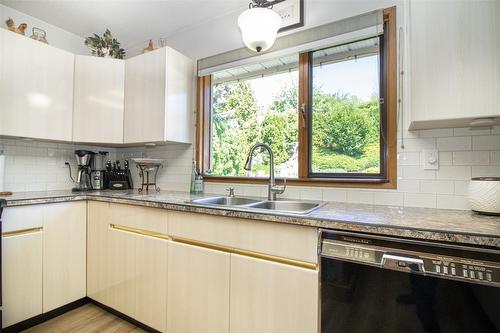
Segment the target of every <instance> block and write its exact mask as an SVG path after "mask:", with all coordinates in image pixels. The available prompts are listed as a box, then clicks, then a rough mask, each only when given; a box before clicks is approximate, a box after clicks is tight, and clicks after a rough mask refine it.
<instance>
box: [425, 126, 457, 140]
mask: <svg viewBox="0 0 500 333" xmlns="http://www.w3.org/2000/svg"><path fill="white" fill-rule="evenodd" d="M445 136H453V128H441V129H430V130H421V131H420V137H422V138H439V137H445Z"/></svg>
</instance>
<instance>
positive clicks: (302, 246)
mask: <svg viewBox="0 0 500 333" xmlns="http://www.w3.org/2000/svg"><path fill="white" fill-rule="evenodd" d="M169 235H171V236H172V237H179V238H184V239H190V240H195V241H199V242H206V243H210V244H216V245H220V246H225V247H229V248H235V249H241V250H246V251H253V252H257V253H262V254H268V255H271V256H277V257H282V258H289V259H293V260H299V261H305V262H310V263H317V260H318V259H317V258H318V257H317V253H316V247H317V242H318V229H317V228H313V227H306V226H298V225H290V224H281V223H273V222H265V221H257V220H247V219H240V218H232V217H224V216H213V215H206V214H196V213H181V212H174V211H170V212H169Z"/></svg>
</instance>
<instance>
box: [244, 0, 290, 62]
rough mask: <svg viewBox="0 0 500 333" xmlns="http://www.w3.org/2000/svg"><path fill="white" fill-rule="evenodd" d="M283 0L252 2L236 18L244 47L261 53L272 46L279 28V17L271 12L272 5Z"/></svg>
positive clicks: (258, 0)
mask: <svg viewBox="0 0 500 333" xmlns="http://www.w3.org/2000/svg"><path fill="white" fill-rule="evenodd" d="M283 1H285V0H276V1H267V0H252V2H251V3H250V4H249V5H248V9H247V10H245V11H244V12H243V13H241V14H240V16H239V17H238V26H239V27H240V30H241V36H242V37H243V42H244V43H245V45H246V47H248V48H249V49H250V50H252V51H256V52H261V51H265V50H268V49H269V48H271V46H273V44H274V41H275V40H276V35H277V34H278V30H279V28H280V26H281V17H280V16H279V15H278V13H276V12H275V11H273V10H272V8H273V5H275V4H277V3H280V2H283Z"/></svg>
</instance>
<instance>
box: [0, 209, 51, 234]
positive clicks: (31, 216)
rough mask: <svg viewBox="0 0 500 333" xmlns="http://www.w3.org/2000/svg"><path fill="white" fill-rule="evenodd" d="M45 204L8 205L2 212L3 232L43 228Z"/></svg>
mask: <svg viewBox="0 0 500 333" xmlns="http://www.w3.org/2000/svg"><path fill="white" fill-rule="evenodd" d="M43 207H44V206H43V205H30V206H18V207H7V208H5V209H4V211H3V214H2V232H3V233H6V232H12V231H20V230H26V229H32V228H41V227H42V225H43Z"/></svg>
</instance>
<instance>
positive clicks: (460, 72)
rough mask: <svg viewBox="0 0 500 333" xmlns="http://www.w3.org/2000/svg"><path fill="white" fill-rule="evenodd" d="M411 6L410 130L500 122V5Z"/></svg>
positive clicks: (422, 3) (432, 3) (464, 1)
mask: <svg viewBox="0 0 500 333" xmlns="http://www.w3.org/2000/svg"><path fill="white" fill-rule="evenodd" d="M409 6H410V7H409V8H410V25H409V27H410V32H409V42H410V44H409V47H410V62H411V68H410V76H409V78H410V101H411V103H410V107H411V125H410V128H411V129H425V128H443V127H462V126H463V127H466V126H469V124H470V121H471V120H472V119H474V118H483V117H499V116H500V109H499V108H498V94H499V92H500V57H499V54H500V42H499V38H498V36H499V35H500V25H499V24H498V17H500V2H498V1H467V0H462V1H410V2H409ZM497 121H500V118H498V119H497Z"/></svg>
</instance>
